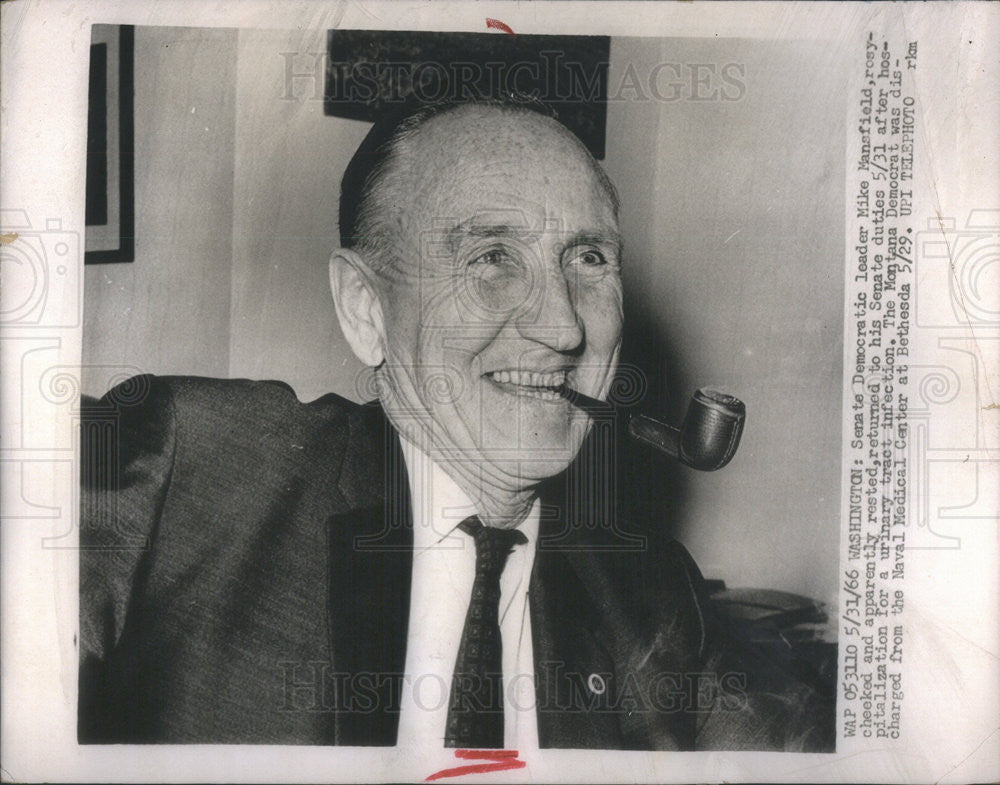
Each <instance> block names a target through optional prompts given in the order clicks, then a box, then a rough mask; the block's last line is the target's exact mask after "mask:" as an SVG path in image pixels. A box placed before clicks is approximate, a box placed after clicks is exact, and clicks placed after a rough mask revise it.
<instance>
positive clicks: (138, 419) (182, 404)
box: [79, 376, 832, 750]
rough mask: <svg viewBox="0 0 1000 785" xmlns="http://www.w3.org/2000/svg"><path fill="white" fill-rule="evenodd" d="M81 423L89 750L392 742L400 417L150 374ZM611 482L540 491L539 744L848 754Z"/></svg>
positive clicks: (686, 561) (398, 612)
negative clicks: (605, 508)
mask: <svg viewBox="0 0 1000 785" xmlns="http://www.w3.org/2000/svg"><path fill="white" fill-rule="evenodd" d="M84 414H85V416H84V426H83V438H82V444H83V447H82V454H83V461H82V464H83V467H84V468H83V472H84V474H83V478H82V480H83V488H84V492H83V503H82V516H81V545H82V550H81V575H80V590H81V609H80V658H81V671H80V701H79V737H80V740H81V742H202V743H209V742H211V743H227V742H229V743H240V742H242V743H259V744H291V743H299V744H349V745H392V744H394V743H395V738H396V729H397V726H398V716H399V715H398V707H399V690H400V676H401V674H402V672H403V668H404V662H405V654H406V628H407V621H408V612H409V590H410V573H411V544H412V528H411V524H410V514H409V509H408V505H409V489H408V485H407V479H406V472H405V466H404V464H403V460H402V455H401V452H400V450H399V447H398V438H397V437H396V435H395V433H394V432H393V430H392V428H391V427H390V426H389V425H388V424H387V422H386V420H385V417H384V415H383V413H382V410H381V408H380V407H379V406H378V405H377V404H376V405H371V404H369V405H364V406H359V405H357V404H353V403H350V402H348V401H346V400H344V399H342V398H339V397H337V396H334V395H327V396H324V397H323V398H321V399H319V400H317V401H314V402H312V403H309V404H302V403H300V402H299V401H298V400H297V399H296V397H295V395H294V393H293V392H292V390H291V389H290V388H289V387H288V386H286V385H284V384H280V383H275V382H249V381H220V380H210V379H195V378H183V377H174V378H170V377H162V378H155V377H149V376H143V377H136V378H135V379H132V380H130V381H129V382H126V383H125V384H124V385H120V386H119V387H117V388H115V389H114V390H112V391H111V392H109V393H108V394H107V395H106V396H105V397H104V398H102V399H101V400H100V401H99V402H96V403H93V402H92V403H91V404H90V405H88V406H86V407H85V411H84ZM592 453H593V451H589V452H588V450H586V449H585V450H584V451H582V453H581V454H582V455H583V454H591V455H592ZM591 474H592V472H591V471H590V470H589V469H588V468H587V466H583V468H582V470H581V468H580V467H579V466H577V467H571V469H570V470H569V471H567V472H566V473H565V474H564V475H562V476H560V477H557V478H555V479H554V480H553V481H551V482H550V483H549V484H548V487H546V488H544V489H543V492H542V498H543V513H542V522H541V529H540V537H539V546H538V552H537V556H536V560H535V566H534V570H533V573H532V577H531V584H530V594H529V597H530V611H531V623H532V634H533V645H534V655H535V665H536V683H537V690H536V694H537V716H538V731H539V740H540V743H541V745H542V747H578V748H579V747H589V748H603V749H667V750H669V749H776V748H777V749H780V748H786V749H808V750H819V749H832V714H831V709H832V705H831V704H829V703H826V702H824V700H823V699H821V698H820V696H818V695H817V693H816V692H815V691H814V690H813V689H811V688H810V687H809V686H807V685H805V684H802V683H800V682H799V681H797V680H796V679H794V678H792V677H790V674H789V671H788V669H787V668H785V667H782V664H781V663H779V664H778V666H777V667H776V666H775V664H774V663H772V662H767V661H765V660H764V659H763V658H762V657H761V656H759V655H757V654H755V653H754V652H752V651H739V650H738V649H737V648H736V647H734V645H733V644H731V643H726V642H724V641H725V636H724V631H722V630H720V629H719V625H718V623H717V622H716V620H715V619H714V617H713V616H712V614H711V610H710V605H709V603H707V602H706V600H705V597H704V588H703V581H702V578H701V575H700V574H699V572H698V569H697V567H696V566H695V565H694V563H693V562H692V560H691V558H690V557H689V556H688V554H687V552H686V551H685V550H684V549H683V548H682V547H681V546H679V545H678V544H676V543H670V542H664V541H661V539H660V538H659V537H657V536H656V533H655V527H652V528H651V530H650V531H647V532H645V533H644V538H637V537H635V536H632V535H628V534H627V533H626V532H625V530H624V528H623V527H619V526H618V525H617V524H616V522H615V521H614V520H612V518H613V515H600V514H598V513H599V510H600V504H598V503H597V501H598V500H595V497H594V496H593V494H591V495H590V498H584V497H586V496H587V494H582V495H581V493H580V492H579V491H580V489H581V488H593V487H598V488H599V487H600V483H594V482H593V481H588V478H590V475H591ZM591 480H592V478H591ZM592 674H596V675H597V677H592ZM602 684H603V687H604V688H603V689H602Z"/></svg>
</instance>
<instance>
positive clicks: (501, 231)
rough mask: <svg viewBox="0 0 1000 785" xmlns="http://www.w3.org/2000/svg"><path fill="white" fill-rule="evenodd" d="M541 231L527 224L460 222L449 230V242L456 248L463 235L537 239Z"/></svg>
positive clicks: (525, 239) (526, 239)
mask: <svg viewBox="0 0 1000 785" xmlns="http://www.w3.org/2000/svg"><path fill="white" fill-rule="evenodd" d="M539 236H540V233H539V232H537V231H535V230H533V229H529V228H528V227H527V226H517V225H514V224H480V223H469V222H466V223H460V224H458V225H457V226H453V227H452V228H451V229H449V230H448V235H447V242H448V245H449V246H450V247H451V248H452V249H453V250H454V248H456V247H457V245H458V243H459V240H460V239H461V238H463V237H509V238H512V239H515V240H524V241H531V240H537V239H538V237H539Z"/></svg>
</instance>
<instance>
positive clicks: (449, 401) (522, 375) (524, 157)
mask: <svg viewBox="0 0 1000 785" xmlns="http://www.w3.org/2000/svg"><path fill="white" fill-rule="evenodd" d="M380 188H381V189H383V190H382V191H381V193H380V197H381V199H380V202H381V204H382V209H383V210H386V212H387V214H386V221H387V222H388V223H389V224H391V225H392V226H393V228H394V230H395V234H396V235H397V240H396V242H395V244H394V245H395V247H394V248H393V249H392V250H391V251H389V252H388V253H387V254H386V255H385V257H384V258H383V259H382V260H381V261H380V262H379V263H377V264H373V265H372V266H373V267H375V269H377V270H378V272H377V275H376V278H377V280H378V285H377V286H378V299H379V302H380V304H381V311H382V315H383V320H384V334H383V339H382V348H383V353H384V357H385V363H384V364H383V365H382V367H381V368H379V370H378V374H379V377H380V382H381V385H382V390H383V393H382V401H383V405H384V407H385V409H386V412H387V414H388V416H389V418H390V420H391V421H392V422H393V424H394V425H395V426H396V427H397V428H398V429H400V430H401V431H402V432H404V433H409V434H410V435H411V438H416V439H417V440H418V442H419V443H422V444H423V446H424V447H425V448H426V449H428V450H429V453H430V455H431V457H432V458H434V459H435V460H437V461H438V462H440V463H442V464H444V465H445V466H452V467H457V469H458V471H459V473H464V474H470V473H471V474H478V475H480V476H481V477H482V479H483V480H484V481H486V482H489V483H493V484H502V485H504V486H505V487H508V486H509V487H511V488H524V487H530V486H531V485H533V484H535V483H537V481H538V480H541V479H544V478H546V477H550V476H552V475H554V474H557V473H558V472H560V471H562V470H563V469H564V468H565V467H566V466H567V465H568V463H569V462H570V461H571V460H572V459H573V457H574V456H575V455H576V453H577V451H578V450H579V448H580V445H581V443H582V441H583V439H584V437H585V435H586V432H587V428H588V427H589V419H588V417H587V415H586V414H584V413H583V412H582V411H580V410H579V409H576V408H575V407H573V406H572V405H570V404H569V403H568V402H566V401H565V400H564V399H563V398H562V397H560V396H559V395H558V394H557V393H556V392H554V388H556V387H558V386H559V385H560V384H563V383H566V384H567V385H568V386H570V387H572V388H574V389H576V390H579V391H580V392H583V393H586V394H588V395H591V396H593V397H597V398H604V397H606V395H607V392H608V389H609V387H610V384H611V380H612V377H613V375H614V371H615V366H616V363H617V358H618V350H619V345H620V339H621V329H622V287H621V278H620V270H619V254H620V241H619V236H618V222H617V218H616V215H615V206H614V204H613V202H612V199H611V195H610V193H609V191H608V189H607V188H606V187H605V185H604V183H603V182H602V180H601V179H600V176H599V175H598V173H597V170H596V164H595V163H594V162H593V160H592V159H591V158H590V157H589V154H588V153H587V152H586V151H585V150H584V149H583V147H582V146H581V145H580V143H579V142H578V141H577V140H576V139H575V137H572V136H571V135H570V133H569V132H568V131H566V130H565V129H564V128H563V127H562V126H560V125H559V124H558V123H556V122H555V121H554V120H551V119H549V118H545V117H542V116H539V115H537V114H534V113H531V112H528V111H525V110H510V109H501V108H497V107H480V106H469V107H462V108H459V109H454V110H451V111H449V112H448V113H446V114H443V115H441V116H438V117H434V118H432V119H431V120H429V121H427V123H426V124H425V125H424V126H422V127H421V128H420V130H419V131H417V132H416V134H415V135H414V136H413V137H412V138H409V139H406V140H405V141H404V142H403V143H402V146H401V148H400V149H399V150H398V152H397V153H396V154H395V156H394V158H393V160H392V161H391V163H390V167H389V170H388V171H387V173H386V175H385V178H384V181H383V183H382V184H381V185H380ZM414 431H416V433H414Z"/></svg>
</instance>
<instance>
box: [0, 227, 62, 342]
mask: <svg viewBox="0 0 1000 785" xmlns="http://www.w3.org/2000/svg"><path fill="white" fill-rule="evenodd" d="M0 232H2V234H3V237H4V242H3V245H2V246H0V276H2V278H3V282H4V286H3V298H2V300H0V325H3V326H4V327H18V328H21V327H40V328H52V327H78V326H79V325H80V317H81V308H80V291H81V288H82V287H81V283H82V282H81V279H80V260H81V245H80V233H79V232H75V231H71V230H67V229H64V228H63V226H62V219H60V218H47V219H45V220H44V221H39V222H32V220H31V219H30V218H29V216H28V213H27V212H26V211H24V210H10V209H6V210H2V211H0Z"/></svg>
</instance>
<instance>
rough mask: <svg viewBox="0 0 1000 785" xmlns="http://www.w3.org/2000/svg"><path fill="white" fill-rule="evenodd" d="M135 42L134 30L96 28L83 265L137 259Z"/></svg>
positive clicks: (113, 26) (109, 27)
mask: <svg viewBox="0 0 1000 785" xmlns="http://www.w3.org/2000/svg"><path fill="white" fill-rule="evenodd" d="M134 37H135V28H133V27H132V26H131V25H94V26H93V28H92V34H91V46H90V90H89V107H88V116H87V190H86V209H85V212H86V234H85V237H84V246H85V251H84V255H83V261H84V264H107V263H110V262H131V261H133V260H134V259H135V174H134V136H135V134H134V115H133V103H134V92H133V91H134V84H133V82H134V79H133V71H134Z"/></svg>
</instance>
